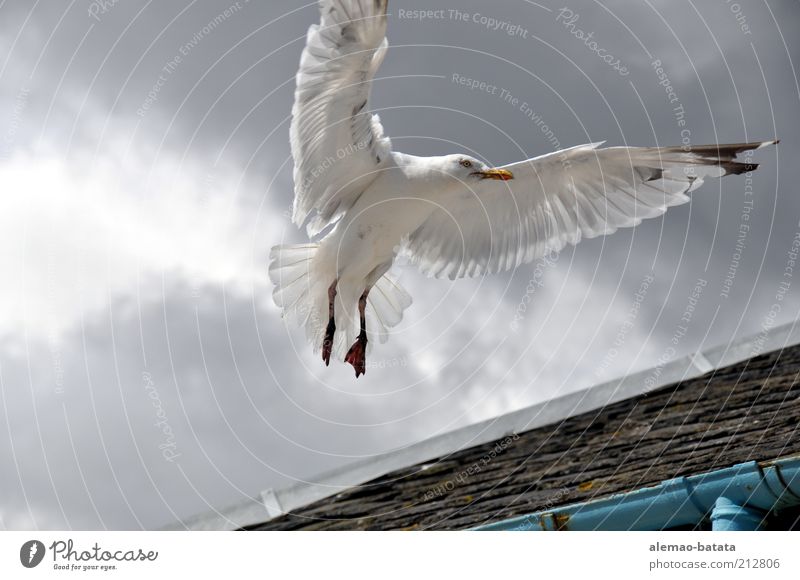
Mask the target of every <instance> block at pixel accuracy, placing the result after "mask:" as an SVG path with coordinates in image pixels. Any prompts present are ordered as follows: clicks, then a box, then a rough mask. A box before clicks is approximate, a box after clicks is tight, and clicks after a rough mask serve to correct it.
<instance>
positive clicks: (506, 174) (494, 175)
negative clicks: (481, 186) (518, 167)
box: [475, 169, 514, 181]
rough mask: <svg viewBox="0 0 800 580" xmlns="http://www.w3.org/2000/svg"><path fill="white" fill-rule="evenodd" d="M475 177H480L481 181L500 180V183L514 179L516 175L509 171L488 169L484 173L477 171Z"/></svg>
mask: <svg viewBox="0 0 800 580" xmlns="http://www.w3.org/2000/svg"><path fill="white" fill-rule="evenodd" d="M475 175H480V177H481V179H499V180H500V181H508V180H509V179H514V174H513V173H511V172H510V171H508V170H507V169H486V170H484V171H476V172H475Z"/></svg>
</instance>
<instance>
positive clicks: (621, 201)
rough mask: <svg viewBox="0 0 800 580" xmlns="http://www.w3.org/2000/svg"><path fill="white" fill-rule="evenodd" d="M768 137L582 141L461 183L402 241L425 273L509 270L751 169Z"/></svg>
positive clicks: (449, 274)
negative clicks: (748, 154) (693, 142)
mask: <svg viewBox="0 0 800 580" xmlns="http://www.w3.org/2000/svg"><path fill="white" fill-rule="evenodd" d="M772 143H775V141H767V142H758V143H739V144H735V145H706V146H699V147H692V148H691V149H690V150H688V151H687V150H685V149H683V148H680V147H608V148H601V147H600V145H602V143H592V144H588V145H580V146H578V147H572V148H570V149H565V150H563V151H557V152H555V153H550V154H548V155H543V156H541V157H535V158H533V159H529V160H527V161H522V162H519V163H514V164H512V165H507V166H505V167H503V168H502V169H507V170H509V171H511V172H512V173H513V174H514V179H511V180H509V181H496V180H489V179H486V180H483V181H480V182H478V183H476V184H472V185H468V184H466V183H465V184H464V189H463V192H462V193H461V194H459V195H458V197H457V198H453V199H452V200H451V201H449V202H447V203H445V204H444V205H443V206H441V207H440V208H439V209H437V210H436V211H435V212H434V213H433V214H432V215H431V217H430V218H428V219H427V221H425V222H424V223H423V224H422V225H421V226H420V227H419V228H418V229H417V230H416V231H414V232H413V233H412V234H411V235H410V237H409V240H408V246H407V247H408V250H409V251H410V254H411V259H412V260H413V261H414V262H416V263H417V264H418V265H419V267H420V268H421V269H422V271H423V272H425V273H426V274H428V275H430V276H436V277H445V276H447V277H449V278H451V279H453V278H461V277H464V276H478V275H482V274H487V273H495V272H501V271H504V270H509V269H511V268H514V267H516V266H519V265H520V264H522V263H525V262H530V261H532V260H535V259H537V258H539V257H541V256H543V255H545V254H546V253H548V252H551V251H553V252H557V251H559V250H561V249H562V248H563V247H564V246H565V245H566V244H567V243H570V244H577V243H578V242H579V241H580V240H581V239H583V238H593V237H595V236H600V235H605V234H610V233H613V232H615V231H616V230H617V228H621V227H631V226H635V225H638V224H639V223H640V222H641V221H642V219H644V218H649V217H654V216H658V215H661V214H663V213H664V212H665V211H666V210H667V208H668V207H670V206H673V205H678V204H681V203H685V202H687V201H689V197H688V196H687V195H686V194H687V193H688V192H690V191H692V190H693V189H695V188H697V187H698V186H699V185H700V184H701V183H702V182H703V179H704V178H707V177H721V176H723V175H727V174H729V173H735V174H737V173H743V172H746V171H752V170H753V169H755V168H756V167H757V165H756V164H754V163H750V162H749V161H747V160H745V162H741V161H737V160H736V156H737V155H738V154H739V153H742V152H744V151H749V150H752V149H758V148H759V147H763V146H765V145H769V144H772Z"/></svg>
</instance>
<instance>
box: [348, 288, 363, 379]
mask: <svg viewBox="0 0 800 580" xmlns="http://www.w3.org/2000/svg"><path fill="white" fill-rule="evenodd" d="M367 294H369V288H367V289H366V290H364V293H363V294H362V295H361V298H359V300H358V314H359V316H360V317H361V332H359V333H358V338H357V339H356V341H355V342H354V343H353V346H351V347H350V350H349V351H347V356H346V357H344V362H348V363H350V364H351V365H353V368H354V369H356V378H358V377H359V376H360V375H363V374H365V373H366V372H367V317H366V314H365V311H366V309H367Z"/></svg>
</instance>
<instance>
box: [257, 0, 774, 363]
mask: <svg viewBox="0 0 800 580" xmlns="http://www.w3.org/2000/svg"><path fill="white" fill-rule="evenodd" d="M386 4H387V2H386V0H321V2H320V9H321V15H322V16H321V23H320V24H319V25H313V26H311V27H310V28H309V31H308V36H307V39H306V47H305V49H304V50H303V55H302V58H301V61H300V70H299V71H298V73H297V90H296V92H295V103H294V107H293V109H292V126H291V145H292V155H293V158H294V182H295V201H294V212H293V221H294V223H295V224H297V225H298V226H303V225H305V226H306V229H307V232H308V234H309V236H311V237H312V238H314V237H318V236H319V235H320V234H323V233H324V234H325V235H324V237H322V239H321V240H319V241H318V242H315V243H308V244H302V245H297V246H276V247H274V248H273V249H272V252H271V254H270V260H271V264H270V270H269V273H270V278H271V280H272V282H273V284H274V287H275V290H274V298H275V302H276V304H277V305H278V306H279V307H281V308H282V309H283V311H284V313H285V314H287V315H289V316H294V317H296V318H297V319H298V322H299V324H301V325H302V326H304V327H305V328H306V333H307V336H308V339H309V341H311V343H312V344H313V345H314V346H315V347H316V348H320V347H322V351H323V358H324V359H325V362H326V363H327V362H328V360H329V358H330V356H331V355H333V356H335V357H337V358H340V359H341V358H343V357H345V358H346V360H347V362H350V363H351V364H353V366H354V367H355V369H356V376H358V375H359V374H361V373H363V372H364V370H365V363H364V357H365V353H366V348H367V346H368V344H370V342H371V341H369V340H368V339H367V338H368V337H370V338H373V337H377V338H378V339H379V340H380V342H384V341H385V340H386V339H387V337H388V329H389V328H391V327H392V326H394V325H396V324H397V323H399V322H400V320H401V319H402V316H403V311H404V310H405V309H406V308H407V307H408V306H409V305H410V304H411V297H410V296H409V295H408V293H407V292H406V291H405V290H403V289H402V288H401V287H400V286H399V285H398V284H397V282H396V281H395V280H393V279H392V278H391V277H390V276H389V275H388V274H387V272H388V270H389V268H390V266H391V265H392V262H393V260H394V259H395V256H396V253H397V250H398V248H400V247H403V248H405V249H406V250H407V252H408V254H409V255H410V256H411V259H412V260H413V261H414V262H415V263H417V264H418V265H419V267H420V268H421V269H422V271H423V272H425V273H427V274H428V275H430V276H435V277H449V278H451V279H452V278H459V277H464V276H480V275H484V274H491V273H495V272H501V271H505V270H509V269H511V268H515V267H517V266H519V265H520V264H523V263H526V262H530V261H532V260H535V259H536V258H538V257H541V256H543V255H545V254H546V253H548V252H551V251H559V250H561V249H562V248H563V247H564V246H565V245H566V244H568V243H569V244H576V243H578V242H579V241H580V240H581V239H583V238H592V237H595V236H599V235H605V234H610V233H613V232H614V231H616V230H617V228H620V227H632V226H635V225H637V224H639V223H640V222H641V220H642V219H644V218H649V217H654V216H658V215H661V214H662V213H664V212H665V211H666V209H667V208H668V207H670V206H673V205H678V204H681V203H685V202H687V201H689V197H688V196H687V195H686V194H687V193H689V192H691V191H692V190H694V189H695V188H697V187H698V186H699V185H700V184H702V183H703V180H704V179H705V178H707V177H721V176H723V175H726V174H729V173H742V172H745V171H751V170H753V169H755V168H756V167H757V166H756V165H755V164H752V163H741V162H737V161H736V159H735V158H736V156H737V155H738V154H739V153H741V152H743V151H747V150H751V149H757V148H759V147H763V146H765V145H769V144H772V143H776V142H777V141H766V142H756V143H740V144H733V145H707V146H700V147H691V148H680V147H609V148H603V147H601V145H602V143H591V144H588V145H580V146H577V147H572V148H570V149H565V150H563V151H557V152H555V153H550V154H547V155H542V156H540V157H535V158H533V159H528V160H526V161H521V162H518V163H514V164H511V165H506V166H504V167H501V168H498V169H492V168H489V167H487V166H486V165H485V164H484V163H482V162H480V161H478V160H477V159H474V158H472V157H469V156H467V155H447V156H443V157H415V156H412V155H406V154H403V153H399V152H396V151H392V147H391V142H390V140H389V139H388V138H387V137H385V136H384V134H383V127H382V126H381V123H380V120H379V119H378V117H377V115H373V114H371V113H370V112H369V97H370V87H371V81H372V78H373V77H374V75H375V72H376V70H377V68H378V66H379V65H380V63H381V61H382V60H383V57H384V55H385V53H386V49H387V46H388V44H387V41H386V37H385V31H386ZM334 291H335V293H334ZM362 297H363V298H365V300H364V301H363V302H362V303H361V307H362V308H361V309H360V312H362V313H364V315H365V320H363V319H362V320H360V317H359V299H360V298H362ZM331 298H333V301H332V302H331ZM331 306H332V307H333V308H332V312H331ZM330 314H333V317H332V318H331V317H330ZM364 325H365V326H366V329H365V328H363V327H364ZM351 345H352V346H351ZM348 348H349V350H348Z"/></svg>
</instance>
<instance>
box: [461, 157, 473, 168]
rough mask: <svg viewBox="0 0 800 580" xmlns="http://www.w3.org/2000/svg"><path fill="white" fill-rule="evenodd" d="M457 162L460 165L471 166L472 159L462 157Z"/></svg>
mask: <svg viewBox="0 0 800 580" xmlns="http://www.w3.org/2000/svg"><path fill="white" fill-rule="evenodd" d="M458 164H459V165H461V167H472V161H470V160H469V159H462V160H461V161H459V162H458Z"/></svg>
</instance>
